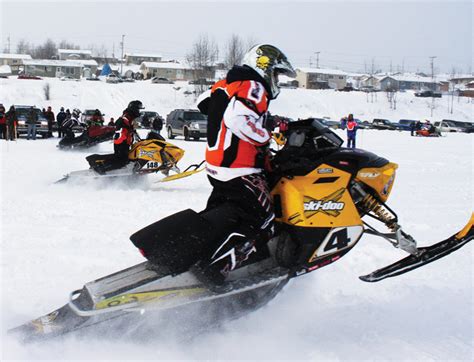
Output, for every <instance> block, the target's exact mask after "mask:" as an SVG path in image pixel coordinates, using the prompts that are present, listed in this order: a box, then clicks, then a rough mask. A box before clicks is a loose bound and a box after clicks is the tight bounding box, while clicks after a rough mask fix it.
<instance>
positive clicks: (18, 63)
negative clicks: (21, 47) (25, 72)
mask: <svg viewBox="0 0 474 362" xmlns="http://www.w3.org/2000/svg"><path fill="white" fill-rule="evenodd" d="M23 60H31V55H28V54H6V53H0V65H8V66H9V67H10V70H11V74H18V72H19V71H20V68H22V67H23Z"/></svg>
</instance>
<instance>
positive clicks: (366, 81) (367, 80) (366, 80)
mask: <svg viewBox="0 0 474 362" xmlns="http://www.w3.org/2000/svg"><path fill="white" fill-rule="evenodd" d="M362 87H366V88H373V89H380V77H376V76H374V75H364V76H362V77H361V79H360V81H359V86H358V88H362Z"/></svg>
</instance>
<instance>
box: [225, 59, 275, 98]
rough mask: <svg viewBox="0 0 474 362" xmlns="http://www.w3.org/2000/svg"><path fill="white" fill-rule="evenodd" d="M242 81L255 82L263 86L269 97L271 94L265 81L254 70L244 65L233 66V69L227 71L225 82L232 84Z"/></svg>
mask: <svg viewBox="0 0 474 362" xmlns="http://www.w3.org/2000/svg"><path fill="white" fill-rule="evenodd" d="M243 80H255V81H257V82H259V83H261V84H262V85H263V87H264V88H265V90H266V91H267V93H268V94H269V95H270V94H272V92H271V89H270V86H269V85H268V84H267V82H266V80H265V79H263V78H262V77H261V76H260V74H258V73H257V72H256V71H255V70H253V69H252V68H250V67H248V66H246V65H244V66H240V65H234V66H233V68H232V69H231V70H229V73H227V77H226V82H227V83H232V82H237V81H243Z"/></svg>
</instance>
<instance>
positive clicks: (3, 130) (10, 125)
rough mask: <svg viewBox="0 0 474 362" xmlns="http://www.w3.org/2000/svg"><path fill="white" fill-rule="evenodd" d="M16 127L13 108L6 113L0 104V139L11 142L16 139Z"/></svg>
mask: <svg viewBox="0 0 474 362" xmlns="http://www.w3.org/2000/svg"><path fill="white" fill-rule="evenodd" d="M16 125H17V119H16V111H15V107H14V106H11V107H10V109H9V110H8V112H6V111H5V107H4V106H3V104H0V139H5V140H11V141H13V140H14V139H15V138H16V137H17V134H16Z"/></svg>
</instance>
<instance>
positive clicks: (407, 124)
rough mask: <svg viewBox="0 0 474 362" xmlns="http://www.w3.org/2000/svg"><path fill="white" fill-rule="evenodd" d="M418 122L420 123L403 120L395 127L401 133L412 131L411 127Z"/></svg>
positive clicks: (412, 120)
mask: <svg viewBox="0 0 474 362" xmlns="http://www.w3.org/2000/svg"><path fill="white" fill-rule="evenodd" d="M416 122H418V121H417V120H414V119H401V120H399V121H398V123H396V124H395V126H396V127H397V129H398V130H400V131H411V125H412V124H413V123H416Z"/></svg>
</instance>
